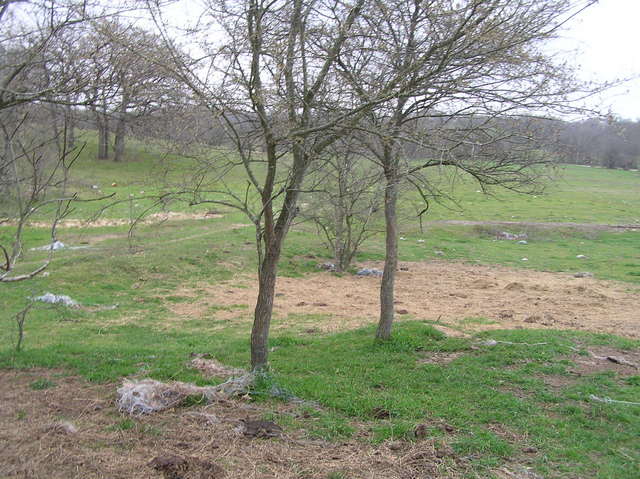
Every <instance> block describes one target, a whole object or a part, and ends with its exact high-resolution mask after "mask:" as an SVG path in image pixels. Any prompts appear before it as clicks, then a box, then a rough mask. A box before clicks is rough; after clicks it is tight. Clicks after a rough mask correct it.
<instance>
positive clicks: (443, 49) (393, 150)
mask: <svg viewBox="0 0 640 479" xmlns="http://www.w3.org/2000/svg"><path fill="white" fill-rule="evenodd" d="M592 3H594V2H592V1H578V2H574V1H571V0H566V1H551V0H543V1H539V0H519V1H517V2H512V1H506V0H491V1H480V0H469V1H466V2H458V3H456V4H453V3H452V2H448V1H408V0H407V1H404V0H400V1H397V2H384V3H382V2H378V3H376V6H377V9H376V10H375V12H374V13H373V14H372V15H371V16H368V17H366V20H367V21H366V22H363V23H362V25H363V27H364V28H366V30H364V29H363V30H362V32H359V33H360V35H359V38H362V42H363V44H362V48H361V49H360V50H355V51H356V52H357V55H356V56H355V57H353V58H348V57H341V67H342V72H343V78H344V80H345V81H348V82H350V83H351V86H352V88H353V89H354V91H357V92H358V94H359V95H361V98H363V99H364V98H368V95H369V93H368V89H369V85H370V84H372V83H373V82H374V81H375V82H382V83H387V81H388V79H389V78H393V77H395V76H396V75H397V73H398V72H403V73H404V80H403V81H404V83H405V93H404V94H403V95H398V96H397V97H394V98H392V99H390V100H389V101H388V102H385V103H384V104H381V105H380V108H377V109H375V110H372V111H371V112H370V113H369V114H368V116H367V118H366V120H367V121H366V122H364V123H363V128H366V129H368V130H369V131H370V133H371V137H370V141H369V142H368V144H369V148H370V151H371V152H372V154H373V155H374V157H375V160H376V162H377V163H378V164H379V165H380V167H381V168H382V170H383V172H384V176H385V180H386V189H385V202H384V204H385V220H386V256H385V268H384V274H383V278H382V285H381V290H380V302H381V313H380V321H379V325H378V330H377V333H376V337H377V338H378V339H388V338H389V337H390V335H391V325H392V321H393V316H394V309H393V308H394V307H393V299H394V283H395V272H396V269H397V264H398V220H397V217H398V215H397V202H398V192H399V187H400V185H401V184H402V183H406V182H409V183H410V184H412V185H413V186H415V187H416V188H417V189H418V191H419V192H420V194H421V195H422V196H423V198H424V199H425V201H428V199H429V197H430V196H431V195H432V194H433V191H432V188H433V184H432V183H430V182H429V181H428V177H427V176H426V175H424V171H425V170H426V169H428V168H430V167H434V166H438V167H443V166H444V167H451V168H454V169H457V170H459V171H461V172H464V173H466V174H469V175H471V176H472V177H473V178H475V179H476V180H477V181H478V183H479V185H480V186H481V187H482V188H483V189H485V188H489V187H492V186H502V187H506V188H510V189H512V190H516V191H523V192H534V191H536V189H537V188H538V184H537V183H536V179H537V177H538V173H539V172H538V171H537V170H535V169H533V168H532V167H533V166H534V165H538V164H544V163H548V162H549V160H550V159H549V157H548V156H544V155H542V154H540V153H539V152H538V151H537V149H538V148H539V145H540V143H539V142H536V141H535V140H536V138H535V130H534V128H533V126H534V123H533V122H532V121H530V120H528V118H527V117H529V116H532V117H537V116H549V115H554V114H563V113H567V112H569V111H573V112H575V111H577V110H578V108H576V107H575V106H574V104H573V101H575V100H576V99H578V98H580V96H581V95H584V94H588V93H589V92H588V91H586V90H585V89H584V87H583V86H581V85H579V84H577V83H575V82H573V81H572V76H571V72H570V71H568V70H567V69H566V67H564V66H562V65H560V66H558V65H555V64H554V63H553V61H552V59H550V58H549V57H548V56H547V55H545V54H544V53H543V52H542V51H541V49H540V45H541V43H542V42H543V41H545V40H548V39H550V38H552V37H553V36H554V34H555V33H556V32H557V31H558V29H559V28H560V27H561V26H562V24H563V23H564V22H566V21H567V20H568V19H570V18H571V17H573V16H574V15H576V14H577V13H579V12H580V11H581V10H582V9H584V8H586V7H587V6H589V5H590V4H592ZM371 31H375V32H384V34H378V35H377V36H376V37H374V38H371V37H370V36H369V37H367V35H366V32H371ZM365 46H367V47H369V49H368V50H365ZM364 51H366V52H367V53H362V52H364ZM362 55H367V56H368V61H367V65H366V66H362V67H361V68H359V69H358V67H359V66H361V65H362V64H363V61H362ZM506 119H510V121H506ZM408 145H417V147H418V151H420V152H421V153H422V154H423V155H424V157H423V158H421V159H419V160H418V159H414V158H412V155H409V154H407V151H406V149H407V146H408Z"/></svg>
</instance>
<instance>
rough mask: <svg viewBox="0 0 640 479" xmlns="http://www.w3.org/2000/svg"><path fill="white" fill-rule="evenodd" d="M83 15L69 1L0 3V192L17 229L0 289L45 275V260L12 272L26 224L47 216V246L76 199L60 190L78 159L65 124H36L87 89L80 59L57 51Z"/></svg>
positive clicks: (6, 251) (3, 251) (84, 10)
mask: <svg viewBox="0 0 640 479" xmlns="http://www.w3.org/2000/svg"><path fill="white" fill-rule="evenodd" d="M89 8H90V3H89V2H86V1H72V0H68V1H67V0H63V1H60V2H49V1H44V0H42V1H40V0H33V1H28V2H22V1H11V0H9V1H5V2H1V3H0V27H1V30H0V191H2V192H3V196H2V203H3V207H4V208H6V209H7V216H8V220H11V221H13V222H14V224H15V227H16V230H15V235H14V238H13V244H12V245H10V246H9V245H7V246H5V245H1V246H0V257H2V267H1V271H0V282H10V281H20V280H25V279H29V278H32V277H34V276H36V275H37V274H38V273H40V272H42V271H44V269H45V268H46V267H47V266H48V264H49V261H50V257H49V259H47V260H45V261H43V263H42V264H41V265H40V266H39V267H36V268H35V269H33V270H31V271H28V272H24V273H21V274H16V272H15V268H16V265H17V262H18V260H19V258H20V257H21V255H22V237H23V233H24V228H25V226H26V224H27V221H28V220H29V219H30V218H32V217H33V216H34V214H37V213H42V212H43V211H45V210H46V211H47V212H48V213H49V215H50V219H51V237H52V242H53V241H55V239H56V238H55V236H56V226H57V223H58V221H59V220H60V219H61V218H62V217H64V216H65V215H66V214H67V213H68V212H69V207H70V206H69V205H70V202H71V201H73V200H75V199H76V196H75V195H74V194H73V193H68V192H67V190H66V185H67V179H68V170H69V167H70V166H71V164H72V163H73V161H75V159H76V158H77V155H78V153H79V149H77V148H76V149H74V148H72V147H71V145H70V142H69V135H68V133H69V130H70V124H69V121H70V119H69V117H68V116H65V117H64V120H63V122H62V124H60V123H58V122H57V121H56V122H55V125H54V127H53V128H42V124H41V123H38V122H39V121H40V122H41V121H42V114H41V112H42V110H43V108H42V106H41V105H43V104H49V105H65V106H70V105H71V103H70V98H71V97H73V96H75V95H77V94H78V92H79V91H80V90H81V89H83V88H84V87H85V86H86V78H84V77H83V76H82V75H80V74H79V71H80V70H82V69H83V68H84V64H83V61H82V59H81V58H78V57H73V56H68V55H66V54H65V53H64V52H65V51H66V50H65V48H64V45H69V44H71V43H73V42H74V40H76V39H78V36H79V34H80V30H81V27H82V25H83V22H85V21H86V20H87V18H88V17H89V13H88V9H89ZM48 121H49V120H48ZM49 123H50V121H49ZM51 130H53V132H51ZM50 253H51V252H50Z"/></svg>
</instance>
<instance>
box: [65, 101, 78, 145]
mask: <svg viewBox="0 0 640 479" xmlns="http://www.w3.org/2000/svg"><path fill="white" fill-rule="evenodd" d="M64 114H65V121H66V123H67V139H66V140H67V148H68V149H69V150H72V149H73V148H75V146H76V117H75V114H74V112H73V107H72V106H71V105H67V106H66V107H65V112H64Z"/></svg>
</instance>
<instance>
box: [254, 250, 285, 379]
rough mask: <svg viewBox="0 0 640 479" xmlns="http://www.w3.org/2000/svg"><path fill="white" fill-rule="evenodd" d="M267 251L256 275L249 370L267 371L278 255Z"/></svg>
mask: <svg viewBox="0 0 640 479" xmlns="http://www.w3.org/2000/svg"><path fill="white" fill-rule="evenodd" d="M267 247H268V248H269V249H271V251H267V252H266V254H265V258H264V260H263V261H262V264H261V266H260V272H259V274H258V300H257V302H256V309H255V314H254V320H253V327H252V329H251V369H252V370H253V371H257V370H261V369H267V366H268V363H267V360H268V356H269V350H268V348H269V327H270V325H271V313H272V311H273V298H274V296H275V290H276V273H277V269H278V258H279V256H280V255H279V253H278V252H277V251H273V250H274V249H276V248H274V247H273V246H267Z"/></svg>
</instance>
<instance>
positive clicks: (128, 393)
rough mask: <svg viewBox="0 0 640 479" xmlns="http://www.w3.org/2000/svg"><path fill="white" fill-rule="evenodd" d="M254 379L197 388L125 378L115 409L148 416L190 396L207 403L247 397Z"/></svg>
mask: <svg viewBox="0 0 640 479" xmlns="http://www.w3.org/2000/svg"><path fill="white" fill-rule="evenodd" d="M254 380H255V375H253V374H251V373H248V374H245V375H243V376H240V377H237V378H232V379H229V380H228V381H225V382H224V383H222V384H219V385H217V386H196V385H195V384H189V383H182V382H177V381H176V382H171V383H163V382H160V381H156V380H154V379H142V380H140V381H130V380H128V379H125V380H124V381H123V383H122V387H120V388H118V400H117V405H118V409H119V410H120V411H122V412H126V413H129V414H133V415H135V414H149V413H152V412H157V411H163V410H165V409H169V408H172V407H176V406H179V405H180V404H181V403H182V402H183V401H184V400H185V399H187V398H188V397H190V396H202V397H203V398H204V399H205V400H206V401H207V402H212V401H215V400H217V399H227V398H230V397H232V396H239V395H243V394H247V393H248V392H249V390H250V388H251V385H252V384H253V382H254Z"/></svg>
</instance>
